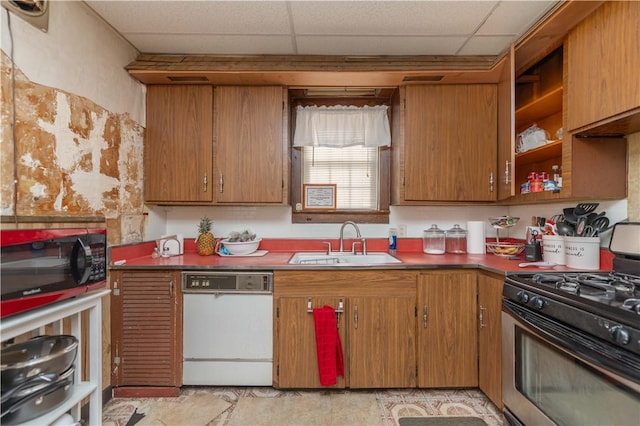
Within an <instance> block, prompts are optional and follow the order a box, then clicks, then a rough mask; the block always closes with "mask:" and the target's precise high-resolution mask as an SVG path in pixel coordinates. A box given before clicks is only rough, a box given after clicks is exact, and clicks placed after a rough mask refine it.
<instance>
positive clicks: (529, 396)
mask: <svg viewBox="0 0 640 426" xmlns="http://www.w3.org/2000/svg"><path fill="white" fill-rule="evenodd" d="M502 339H503V366H502V369H503V382H502V392H503V401H504V405H505V416H506V417H507V419H508V420H511V421H513V422H514V423H517V422H518V421H519V422H522V423H523V424H526V425H555V424H560V425H562V424H565V425H604V424H606V425H631V424H638V415H639V414H640V412H639V408H638V407H640V381H639V380H637V378H636V377H637V374H638V372H639V370H640V367H639V366H638V363H639V362H640V360H638V357H637V356H636V355H633V354H631V353H629V352H622V351H621V350H619V349H617V348H615V347H613V346H612V345H608V344H607V343H606V342H604V341H600V340H595V339H591V338H590V337H589V336H587V335H585V334H583V333H580V332H578V331H577V330H572V329H570V328H568V327H566V326H564V325H562V324H559V323H557V322H555V321H552V320H549V319H548V318H545V317H543V316H541V315H539V314H537V313H535V312H532V311H530V310H528V309H526V308H522V307H521V306H519V305H517V304H515V303H513V302H510V301H508V300H504V301H503V309H502ZM611 360H617V361H616V362H615V363H616V364H617V366H616V368H615V369H614V368H609V366H611V367H613V364H614V362H610V361H611ZM615 370H618V371H615ZM623 373H624V374H623ZM512 415H513V416H515V418H516V419H513V418H512V417H511V416H512Z"/></svg>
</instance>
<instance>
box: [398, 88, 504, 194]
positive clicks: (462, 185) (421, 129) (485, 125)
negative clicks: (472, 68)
mask: <svg viewBox="0 0 640 426" xmlns="http://www.w3.org/2000/svg"><path fill="white" fill-rule="evenodd" d="M405 111H406V119H405V120H406V121H405V148H404V149H405V153H404V160H405V171H404V181H405V188H404V199H405V201H431V200H434V201H494V200H495V199H496V194H497V189H496V179H497V176H496V159H497V153H496V151H497V89H496V86H495V85H491V84H475V85H443V86H435V85H416V86H413V85H412V86H407V88H406V108H405Z"/></svg>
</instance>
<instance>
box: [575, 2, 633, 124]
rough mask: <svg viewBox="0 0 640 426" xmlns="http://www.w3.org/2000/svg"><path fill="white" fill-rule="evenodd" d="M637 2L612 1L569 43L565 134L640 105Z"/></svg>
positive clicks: (578, 30) (577, 29) (598, 11)
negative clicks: (566, 130) (566, 131)
mask: <svg viewBox="0 0 640 426" xmlns="http://www.w3.org/2000/svg"><path fill="white" fill-rule="evenodd" d="M638 28H640V2H637V1H629V2H626V1H611V2H609V1H608V2H604V4H603V5H602V6H601V7H600V8H599V9H597V10H596V11H595V12H594V13H592V14H591V15H589V16H588V17H587V18H585V19H584V20H583V21H582V22H581V23H580V24H578V25H577V26H576V27H575V28H574V29H573V30H571V31H570V32H569V36H568V39H567V46H568V50H567V56H568V59H567V71H568V72H567V77H566V86H567V91H568V96H567V109H566V116H567V117H566V123H567V128H568V129H569V130H574V129H578V128H580V127H583V126H586V125H589V124H592V123H596V122H598V121H600V120H604V119H607V118H610V117H613V116H614V115H616V114H620V113H623V112H625V111H630V110H632V109H638V108H639V107H640V78H638V70H639V69H640V43H639V42H638V40H639V39H640V30H639V29H638Z"/></svg>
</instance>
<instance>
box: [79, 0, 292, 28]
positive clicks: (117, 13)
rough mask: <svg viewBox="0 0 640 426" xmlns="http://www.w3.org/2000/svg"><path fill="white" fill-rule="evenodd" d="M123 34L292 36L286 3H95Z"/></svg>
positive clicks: (89, 2)
mask: <svg viewBox="0 0 640 426" xmlns="http://www.w3.org/2000/svg"><path fill="white" fill-rule="evenodd" d="M87 3H88V4H89V6H90V7H92V8H93V9H94V10H95V11H96V12H98V13H99V14H100V15H102V16H103V17H104V18H105V19H106V20H107V21H108V22H110V23H111V24H112V25H113V27H114V28H116V29H117V30H118V31H120V32H121V33H165V34H169V33H175V34H178V33H187V34H290V32H291V28H290V24H289V18H288V12H287V6H286V2H283V1H140V0H138V1H93V0H87Z"/></svg>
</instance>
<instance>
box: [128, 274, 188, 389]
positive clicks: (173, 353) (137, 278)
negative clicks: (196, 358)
mask: <svg viewBox="0 0 640 426" xmlns="http://www.w3.org/2000/svg"><path fill="white" fill-rule="evenodd" d="M119 284H120V296H119V297H120V303H119V310H120V312H119V313H120V315H121V319H120V323H121V326H120V338H119V348H118V355H119V357H120V366H119V375H118V385H121V386H179V384H180V380H181V370H180V367H179V363H180V362H181V359H180V357H179V354H180V351H179V349H178V346H179V345H177V344H176V343H177V340H178V334H179V333H178V331H179V315H178V314H179V309H178V305H179V304H178V303H177V300H179V299H178V294H177V292H178V289H179V275H178V274H177V273H175V272H170V271H150V272H146V271H145V272H139V271H137V272H136V271H125V272H123V273H122V276H121V280H120V283H119Z"/></svg>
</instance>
